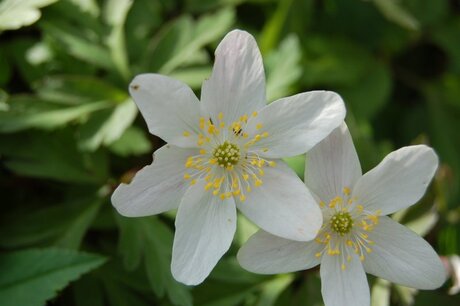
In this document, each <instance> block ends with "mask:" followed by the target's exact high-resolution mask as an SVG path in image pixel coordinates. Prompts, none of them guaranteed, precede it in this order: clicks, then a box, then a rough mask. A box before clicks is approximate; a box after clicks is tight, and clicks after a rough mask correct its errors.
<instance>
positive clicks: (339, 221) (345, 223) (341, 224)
mask: <svg viewBox="0 0 460 306" xmlns="http://www.w3.org/2000/svg"><path fill="white" fill-rule="evenodd" d="M330 222H331V228H332V230H333V231H334V232H336V233H338V234H339V235H341V236H343V235H345V234H348V233H349V232H350V231H351V229H352V228H353V219H352V218H351V215H350V214H349V213H348V212H338V213H336V214H335V215H334V216H332V218H331V221H330Z"/></svg>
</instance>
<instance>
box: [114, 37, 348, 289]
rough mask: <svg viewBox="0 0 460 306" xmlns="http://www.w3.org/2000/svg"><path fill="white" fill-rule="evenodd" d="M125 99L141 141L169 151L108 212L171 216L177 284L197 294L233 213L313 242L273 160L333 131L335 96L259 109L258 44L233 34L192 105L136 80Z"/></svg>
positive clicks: (296, 196)
mask: <svg viewBox="0 0 460 306" xmlns="http://www.w3.org/2000/svg"><path fill="white" fill-rule="evenodd" d="M130 92H131V95H132V97H133V98H134V101H135V102H136V104H137V106H138V107H139V109H140V111H141V113H142V115H143V116H144V118H145V120H146V122H147V125H148V128H149V131H150V132H151V133H152V134H154V135H158V136H159V137H161V138H163V139H164V140H165V141H166V142H167V143H168V144H167V145H165V146H164V147H162V148H160V149H159V150H157V151H156V152H155V154H154V162H153V163H152V165H150V166H147V167H145V168H144V169H142V170H141V171H139V172H138V173H137V175H136V176H135V177H134V180H133V181H132V183H131V184H129V185H125V184H121V185H120V186H119V187H118V188H117V190H115V192H114V194H113V196H112V203H113V205H114V206H115V208H116V209H117V210H118V212H119V213H120V214H122V215H124V216H129V217H137V216H147V215H153V214H159V213H162V212H164V211H167V210H171V209H176V208H178V212H177V216H176V222H175V225H176V233H175V237H174V245H173V255H172V264H171V269H172V273H173V276H174V277H175V278H176V279H177V280H178V281H181V282H183V283H185V284H198V283H200V282H202V281H203V280H204V279H205V278H206V277H207V276H208V275H209V273H210V272H211V270H212V268H213V267H214V266H215V265H216V264H217V262H218V260H219V259H220V258H221V257H222V255H223V254H224V253H225V252H226V251H227V250H228V249H229V247H230V244H231V242H232V239H233V236H234V233H235V228H236V206H237V207H238V208H239V209H240V210H241V211H242V212H243V213H244V214H245V215H246V216H247V217H248V218H249V219H251V220H252V221H253V222H254V223H256V224H257V225H259V226H260V227H261V228H263V229H265V230H266V231H268V232H270V233H273V234H276V235H278V236H281V237H285V238H288V239H293V240H298V241H308V240H311V239H313V238H314V237H315V235H316V232H317V231H318V230H319V228H320V227H321V224H322V217H321V212H320V209H319V208H318V207H317V205H316V202H315V200H314V199H313V197H312V196H311V194H310V193H309V191H308V189H307V188H306V186H305V185H304V184H303V183H302V181H301V180H300V179H299V178H298V177H297V176H296V175H295V173H294V172H293V171H292V170H290V169H289V168H288V167H287V166H286V165H285V164H284V163H283V162H282V161H281V160H280V158H281V157H287V156H293V155H297V154H301V153H303V152H305V151H307V150H308V149H310V148H311V147H313V146H314V145H315V144H316V143H318V142H319V141H321V140H322V139H323V138H324V137H326V136H327V135H328V134H329V133H330V132H331V131H332V130H333V129H334V128H336V127H337V126H339V125H340V123H341V122H342V120H343V118H344V116H345V108H344V104H343V101H342V100H341V98H340V97H339V96H338V95H337V94H335V93H332V92H326V91H315V92H307V93H302V94H298V95H295V96H292V97H289V98H284V99H280V100H278V101H275V102H273V103H272V104H270V105H268V106H267V105H266V101H265V78H264V70H263V65H262V59H261V56H260V53H259V50H258V48H257V44H256V42H255V40H254V38H253V37H252V36H251V35H250V34H248V33H247V32H243V31H238V30H235V31H232V32H230V33H229V34H227V36H226V37H225V38H224V39H223V41H222V42H221V43H220V44H219V46H218V47H217V50H216V59H215V64H214V68H213V72H212V75H211V77H210V79H209V80H207V81H205V82H204V84H203V87H202V90H201V102H200V101H198V99H197V98H196V97H195V95H194V94H193V92H192V90H191V89H190V88H189V87H187V86H186V85H185V84H183V83H181V82H179V81H175V80H173V79H170V78H168V77H165V76H161V75H157V74H143V75H139V76H137V77H136V78H135V79H134V80H133V81H132V83H131V85H130ZM305 221H307V222H305Z"/></svg>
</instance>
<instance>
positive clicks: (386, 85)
mask: <svg viewBox="0 0 460 306" xmlns="http://www.w3.org/2000/svg"><path fill="white" fill-rule="evenodd" d="M391 81H392V80H391V75H390V71H389V69H388V67H387V66H386V65H384V64H383V63H380V62H378V61H376V60H372V61H369V63H368V66H367V68H366V71H364V72H363V75H362V77H361V78H360V79H359V80H358V81H357V83H356V84H353V85H352V86H346V87H339V88H338V89H337V91H338V92H339V93H340V94H341V95H342V96H343V98H344V100H345V103H346V104H347V106H348V107H349V108H350V109H351V111H352V112H353V115H355V116H356V119H357V120H363V119H373V118H374V117H375V116H376V115H377V114H378V112H379V111H380V110H381V109H382V108H383V107H384V106H385V104H386V103H387V102H388V100H389V98H390V94H391V90H392V83H391Z"/></svg>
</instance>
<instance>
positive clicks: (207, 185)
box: [204, 183, 212, 190]
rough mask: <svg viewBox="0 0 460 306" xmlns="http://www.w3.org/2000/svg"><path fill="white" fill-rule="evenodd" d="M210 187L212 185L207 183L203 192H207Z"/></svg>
mask: <svg viewBox="0 0 460 306" xmlns="http://www.w3.org/2000/svg"><path fill="white" fill-rule="evenodd" d="M211 187H212V183H207V184H206V186H204V190H209V189H211Z"/></svg>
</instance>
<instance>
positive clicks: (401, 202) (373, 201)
mask: <svg viewBox="0 0 460 306" xmlns="http://www.w3.org/2000/svg"><path fill="white" fill-rule="evenodd" d="M437 167H438V157H437V156H436V153H434V151H433V149H431V148H429V147H427V146H425V145H417V146H410V147H404V148H401V149H399V150H397V151H394V152H392V153H390V154H388V155H387V156H386V157H385V158H384V159H383V161H382V162H381V163H380V164H379V165H377V167H375V168H374V169H372V170H371V171H369V172H367V173H366V174H364V175H363V176H362V177H361V179H359V180H358V182H357V183H356V186H355V188H354V190H353V195H354V196H355V197H356V198H357V200H358V202H360V203H361V204H362V205H363V206H364V207H366V209H367V210H369V211H377V210H381V213H382V215H388V214H391V213H393V212H395V211H398V210H400V209H404V208H406V207H408V206H410V205H412V204H414V203H416V202H417V201H418V200H420V198H421V197H422V196H423V194H424V193H425V191H426V188H427V187H428V184H429V183H430V181H431V179H432V178H433V175H434V173H435V172H436V168H437Z"/></svg>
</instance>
